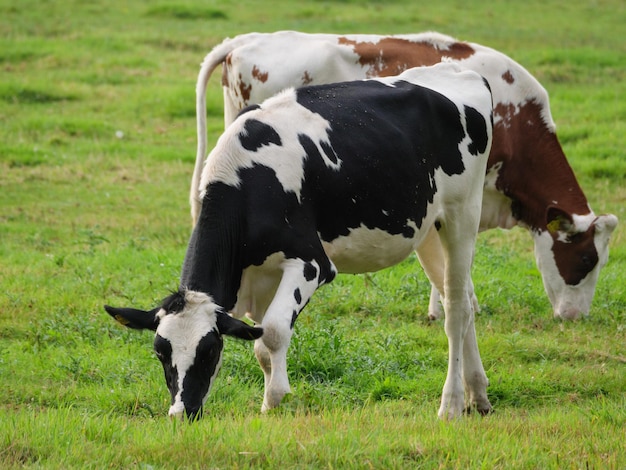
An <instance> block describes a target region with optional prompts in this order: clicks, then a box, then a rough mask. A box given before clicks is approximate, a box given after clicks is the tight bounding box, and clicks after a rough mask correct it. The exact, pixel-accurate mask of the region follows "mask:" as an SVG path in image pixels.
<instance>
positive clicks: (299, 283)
mask: <svg viewBox="0 0 626 470" xmlns="http://www.w3.org/2000/svg"><path fill="white" fill-rule="evenodd" d="M319 285H320V269H319V266H317V263H315V262H305V261H302V260H300V259H288V260H285V261H284V262H283V275H282V278H281V281H280V284H279V286H278V289H277V291H276V295H275V296H274V299H273V300H272V302H271V304H270V306H269V307H268V309H267V312H266V313H265V317H264V318H263V322H262V324H261V326H262V327H263V336H262V337H261V338H260V339H259V340H258V341H257V342H256V343H255V348H254V351H255V354H256V357H257V360H258V361H259V364H260V365H261V368H262V369H263V373H264V375H265V393H264V396H263V406H262V408H261V411H267V410H270V409H272V408H275V407H277V406H278V405H280V402H281V400H282V399H283V397H284V396H285V395H286V394H288V393H289V392H290V391H291V388H290V386H289V378H288V376H287V349H288V348H289V343H290V342H291V336H292V334H293V327H294V323H295V321H296V318H297V317H298V315H299V314H300V312H301V311H302V309H303V308H304V307H305V306H306V304H307V303H308V301H309V299H310V298H311V296H312V295H313V293H314V292H315V290H316V289H317V288H318V286H319Z"/></svg>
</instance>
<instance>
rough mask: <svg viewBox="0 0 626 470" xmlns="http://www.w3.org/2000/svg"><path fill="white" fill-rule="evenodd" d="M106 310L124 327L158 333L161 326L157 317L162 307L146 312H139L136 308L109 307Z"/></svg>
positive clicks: (105, 307)
mask: <svg viewBox="0 0 626 470" xmlns="http://www.w3.org/2000/svg"><path fill="white" fill-rule="evenodd" d="M104 309H105V310H106V311H107V313H108V314H109V315H111V316H112V317H113V318H115V320H116V321H117V322H119V323H121V324H122V325H124V326H126V327H128V328H133V329H135V330H152V331H156V329H157V326H159V320H160V319H159V317H158V315H157V313H158V311H159V310H160V307H157V308H155V309H152V310H150V311H149V312H146V311H145V310H137V309H135V308H115V307H110V306H108V305H105V306H104Z"/></svg>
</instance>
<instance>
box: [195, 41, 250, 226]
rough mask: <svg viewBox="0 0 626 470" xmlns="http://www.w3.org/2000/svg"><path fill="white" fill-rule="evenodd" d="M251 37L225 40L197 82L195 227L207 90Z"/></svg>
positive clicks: (206, 60)
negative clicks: (221, 67) (214, 76)
mask: <svg viewBox="0 0 626 470" xmlns="http://www.w3.org/2000/svg"><path fill="white" fill-rule="evenodd" d="M247 36H249V35H242V36H237V37H235V38H232V39H225V40H224V41H223V42H222V43H221V44H219V45H217V46H215V47H214V48H213V49H212V50H211V52H209V53H208V54H207V55H206V57H205V58H204V60H203V61H202V66H201V67H200V73H199V74H198V81H197V82H196V128H197V133H198V148H197V153H196V164H195V167H194V169H193V176H192V177H191V191H190V194H189V202H190V203H191V218H192V222H193V225H194V226H195V225H196V221H197V220H198V217H199V216H200V207H201V202H202V201H201V200H200V178H201V176H202V166H203V164H204V159H205V157H206V155H207V123H206V120H207V116H206V89H207V84H208V82H209V78H211V74H212V73H213V70H215V68H216V67H217V66H218V65H220V64H222V63H223V62H224V60H226V56H228V54H229V53H230V52H232V51H233V50H234V49H236V48H237V47H239V46H240V45H241V44H243V43H245V42H246V41H247V40H249V39H248V37H247Z"/></svg>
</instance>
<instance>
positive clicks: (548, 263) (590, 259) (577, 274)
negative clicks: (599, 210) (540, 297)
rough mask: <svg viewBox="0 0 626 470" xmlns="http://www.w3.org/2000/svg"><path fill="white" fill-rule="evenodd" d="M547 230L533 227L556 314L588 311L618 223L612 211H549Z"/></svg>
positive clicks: (571, 315) (565, 316) (568, 317)
mask: <svg viewBox="0 0 626 470" xmlns="http://www.w3.org/2000/svg"><path fill="white" fill-rule="evenodd" d="M546 220H547V224H546V228H547V229H546V230H542V231H539V230H533V231H532V234H533V238H534V239H535V258H536V260H537V266H538V268H539V270H540V271H541V276H542V278H543V284H544V286H545V289H546V293H547V294H548V297H549V298H550V302H551V303H552V307H553V309H554V316H555V318H562V319H566V320H574V319H577V318H578V317H580V316H581V315H583V316H587V315H588V314H589V307H590V306H591V301H592V299H593V295H594V292H595V287H596V284H597V281H598V276H599V274H600V269H602V267H604V265H605V264H606V263H607V261H608V258H609V238H610V236H611V234H612V233H613V230H615V227H616V226H617V217H615V216H614V215H612V214H608V215H600V216H596V215H595V214H593V213H591V214H587V215H584V216H578V215H574V216H573V217H572V216H570V215H568V214H567V213H566V212H563V211H560V210H558V209H555V208H553V207H552V208H549V209H548V210H547V211H546Z"/></svg>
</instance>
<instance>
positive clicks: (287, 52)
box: [190, 31, 617, 319]
mask: <svg viewBox="0 0 626 470" xmlns="http://www.w3.org/2000/svg"><path fill="white" fill-rule="evenodd" d="M442 60H447V61H454V62H457V63H459V64H461V65H462V66H463V67H464V68H468V69H470V70H474V71H476V72H478V73H479V74H481V75H482V76H483V77H485V78H486V79H487V80H488V81H489V84H490V85H491V88H492V94H493V101H494V102H493V105H494V108H493V114H494V135H493V146H492V149H491V153H490V155H489V163H488V165H487V178H486V184H485V188H484V195H483V207H482V215H481V221H480V229H481V230H487V229H490V228H495V227H501V228H505V229H510V228H512V227H514V226H516V225H518V226H521V227H524V228H526V229H528V230H529V231H530V233H531V235H532V237H533V240H534V243H535V258H536V260H537V266H538V268H539V271H540V272H541V275H542V278H543V283H544V286H545V289H546V292H547V294H548V297H549V298H550V302H551V303H552V307H553V311H554V316H555V317H561V318H564V319H575V318H577V317H579V316H580V315H581V314H583V315H587V314H588V313H589V308H590V306H591V301H592V299H593V294H594V291H595V287H596V283H597V281H598V275H599V273H600V269H601V268H602V267H603V266H604V265H605V264H606V262H607V260H608V243H609V237H610V236H611V233H612V232H613V230H614V229H615V226H616V224H617V218H616V217H615V216H613V215H610V214H609V215H599V216H598V215H596V214H595V213H594V212H593V211H592V210H591V208H590V207H589V204H588V203H587V199H586V198H585V195H584V194H583V192H582V190H581V188H580V186H579V185H578V182H577V181H576V178H575V176H574V173H573V171H572V169H571V167H570V166H569V164H568V162H567V160H566V158H565V155H564V154H563V151H562V149H561V146H560V144H559V141H558V139H557V136H556V134H555V124H554V122H553V121H552V116H551V114H550V105H549V102H548V94H547V93H546V91H545V90H544V88H543V87H542V86H541V85H540V84H539V83H538V82H537V80H535V78H534V77H533V76H532V75H531V74H530V73H528V72H527V71H526V70H525V69H524V68H523V67H522V66H521V65H519V64H518V63H516V62H514V61H513V60H511V59H510V58H509V57H507V56H506V55H504V54H501V53H500V52H497V51H495V50H493V49H490V48H487V47H484V46H481V45H479V44H472V43H466V42H459V41H457V40H455V39H453V38H451V37H448V36H444V35H441V34H438V33H423V34H415V35H403V36H375V35H346V36H338V35H332V34H303V33H298V32H293V31H283V32H278V33H273V34H257V33H252V34H245V35H241V36H237V37H235V38H233V39H227V40H225V41H224V42H223V43H222V44H220V45H218V46H216V47H215V48H214V49H213V50H212V51H211V52H210V53H209V54H208V55H207V56H206V58H205V59H204V63H203V64H202V69H201V71H200V74H199V77H198V83H197V89H196V94H197V103H196V107H197V122H198V153H197V157H196V166H195V170H194V176H193V179H192V184H191V197H190V199H191V207H192V218H193V220H194V223H195V220H196V219H197V216H198V214H199V207H200V204H201V200H200V199H199V194H200V191H201V189H202V188H199V182H200V173H201V171H202V164H203V161H204V158H205V156H206V149H207V143H206V141H207V132H206V100H205V95H206V85H207V81H208V79H209V77H210V75H211V73H212V71H213V70H214V69H215V68H216V67H217V66H218V65H219V64H222V66H223V76H222V77H223V78H222V84H223V86H224V118H225V122H226V124H229V123H230V122H232V120H233V119H234V118H235V116H236V114H237V112H238V111H239V110H241V109H242V108H243V107H245V106H247V105H249V104H253V103H259V102H261V101H262V100H263V99H265V98H268V97H269V96H272V95H274V94H275V93H276V92H278V91H280V90H282V89H284V88H287V87H292V86H295V87H297V86H302V85H309V84H313V85H315V84H321V83H331V82H339V81H345V80H356V79H361V78H370V77H379V76H388V75H396V74H398V73H400V72H402V71H403V70H405V69H407V68H409V67H416V66H424V65H432V64H435V63H437V62H440V61H442ZM437 299H438V296H437V292H436V291H435V290H434V289H433V294H432V296H431V302H430V306H429V314H430V316H431V318H436V317H437V316H439V304H438V302H437Z"/></svg>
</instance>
